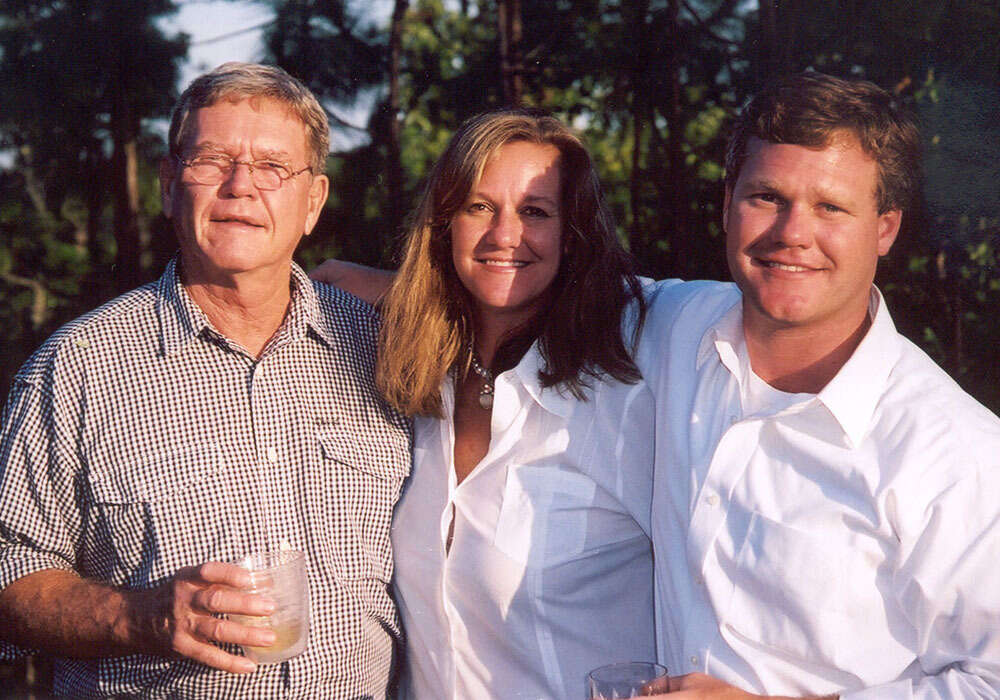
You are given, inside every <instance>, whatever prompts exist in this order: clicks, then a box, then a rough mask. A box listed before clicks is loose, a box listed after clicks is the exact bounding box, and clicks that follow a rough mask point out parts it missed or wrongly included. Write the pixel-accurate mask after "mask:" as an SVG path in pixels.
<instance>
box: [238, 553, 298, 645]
mask: <svg viewBox="0 0 1000 700" xmlns="http://www.w3.org/2000/svg"><path fill="white" fill-rule="evenodd" d="M237 564H239V565H240V566H242V567H243V568H245V569H247V570H249V572H250V581H251V583H250V586H249V588H247V589H245V590H247V591H248V592H250V593H259V594H261V595H265V596H267V597H268V598H271V600H273V601H274V606H275V607H274V612H273V613H271V614H270V615H264V616H256V615H230V618H231V619H233V620H235V621H236V622H239V623H241V624H244V625H249V626H251V627H269V628H271V629H272V630H274V633H275V636H276V637H277V638H276V639H275V641H274V644H272V645H271V646H267V647H253V646H248V645H242V646H243V653H244V654H246V656H247V658H249V659H250V660H251V661H254V662H255V663H258V664H276V663H279V662H281V661H286V660H288V659H290V658H292V657H294V656H298V655H299V654H301V653H302V651H303V650H304V649H305V648H306V641H307V639H308V637H309V582H308V580H307V579H306V555H305V554H304V553H302V552H299V551H295V550H291V549H285V550H279V551H272V552H259V553H255V554H250V555H248V556H246V557H244V558H243V559H242V560H240V561H238V562H237Z"/></svg>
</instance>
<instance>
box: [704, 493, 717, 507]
mask: <svg viewBox="0 0 1000 700" xmlns="http://www.w3.org/2000/svg"><path fill="white" fill-rule="evenodd" d="M705 503H707V504H708V505H710V506H712V507H713V508H714V507H715V506H717V505H719V495H718V494H715V493H710V494H708V495H707V496H705Z"/></svg>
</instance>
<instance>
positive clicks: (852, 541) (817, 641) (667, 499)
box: [639, 283, 1000, 700]
mask: <svg viewBox="0 0 1000 700" xmlns="http://www.w3.org/2000/svg"><path fill="white" fill-rule="evenodd" d="M653 289H654V290H653V291H652V292H651V293H650V299H651V302H652V305H651V311H650V317H649V320H648V321H647V327H646V330H645V332H644V335H643V339H642V345H641V347H640V351H639V364H640V369H641V370H642V371H643V374H644V376H645V377H646V380H647V382H648V383H649V385H650V388H651V389H652V390H653V393H654V395H655V396H656V404H657V406H656V418H657V434H656V457H655V476H654V497H653V505H652V516H651V525H652V528H653V530H652V534H653V544H654V551H655V552H656V579H657V584H656V585H657V589H656V590H657V608H658V612H657V621H658V623H660V624H659V627H658V630H657V637H658V639H657V641H658V647H659V652H660V658H661V662H662V663H664V664H665V665H666V666H668V667H669V668H670V671H671V673H672V674H680V673H688V672H692V671H701V672H704V673H708V674H710V675H713V676H715V677H718V678H720V679H722V680H725V681H727V682H729V683H732V684H734V685H736V686H739V687H742V688H744V689H745V690H748V691H751V692H755V693H763V694H772V695H773V694H782V695H792V696H802V695H820V694H828V693H836V692H841V693H842V695H841V697H842V698H843V699H844V700H848V698H850V699H851V700H859V699H861V698H966V697H997V696H998V689H1000V522H998V519H1000V420H998V419H997V418H996V416H994V415H993V414H992V413H990V412H989V411H987V410H986V409H985V408H983V407H982V406H981V405H979V404H978V403H976V402H975V401H974V400H973V399H972V398H970V397H969V396H968V395H967V394H965V393H964V392H963V391H961V389H960V388H959V387H958V386H957V385H956V384H955V383H954V382H953V381H952V380H951V379H950V378H949V377H948V376H947V375H946V374H945V373H944V372H942V371H941V370H940V369H939V368H938V367H937V366H936V365H935V364H934V363H933V362H932V361H931V360H930V359H929V358H927V356H926V355H924V353H923V352H921V351H920V350H919V349H918V348H916V347H915V346H914V345H913V344H911V343H910V342H909V341H907V340H906V339H905V338H903V337H902V336H900V335H899V334H898V333H897V332H896V330H895V327H894V326H893V323H892V320H891V319H890V317H889V313H888V311H887V310H886V308H885V304H884V303H883V302H882V300H881V296H880V295H879V294H878V292H877V291H875V290H873V294H872V302H871V306H870V315H871V318H872V319H873V323H872V326H871V329H870V330H869V331H868V333H867V335H866V337H865V338H864V339H863V341H862V342H861V344H860V346H859V347H858V348H857V350H856V351H855V352H854V354H853V356H852V357H851V358H850V360H849V361H848V362H847V363H846V364H845V365H844V367H843V368H842V369H841V370H840V372H839V373H838V374H837V375H836V377H834V379H833V380H832V381H831V382H830V383H829V384H828V385H827V386H826V387H825V388H824V389H823V390H822V391H821V392H820V393H819V394H799V395H789V394H782V393H781V392H778V391H776V390H774V389H772V388H770V387H768V386H767V385H766V384H764V383H763V382H762V381H761V380H760V379H759V378H756V377H755V376H754V375H753V373H752V372H751V369H750V363H749V360H748V356H747V351H746V347H745V343H744V338H743V332H742V305H741V303H740V300H741V297H740V294H739V292H738V291H737V290H736V288H735V287H734V286H733V285H731V284H722V283H687V284H683V285H676V286H671V287H669V288H661V289H656V288H655V287H654V288H653Z"/></svg>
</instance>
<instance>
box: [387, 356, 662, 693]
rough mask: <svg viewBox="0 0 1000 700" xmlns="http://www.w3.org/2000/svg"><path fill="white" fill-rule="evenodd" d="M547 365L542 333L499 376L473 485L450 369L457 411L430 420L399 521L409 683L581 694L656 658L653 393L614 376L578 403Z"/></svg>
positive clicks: (426, 687) (448, 394)
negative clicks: (615, 669) (459, 457)
mask: <svg viewBox="0 0 1000 700" xmlns="http://www.w3.org/2000/svg"><path fill="white" fill-rule="evenodd" d="M540 363H541V358H540V356H539V354H538V351H537V349H536V347H532V349H531V350H529V351H528V353H527V355H525V357H524V359H523V360H522V361H521V363H520V364H519V365H518V366H517V367H516V368H514V369H512V370H510V371H508V372H504V373H503V374H501V375H500V376H498V377H497V378H496V389H495V397H494V404H493V416H492V425H491V431H492V436H493V438H492V440H491V442H490V446H489V451H488V452H487V454H486V456H485V457H484V458H483V459H482V461H481V462H480V463H479V464H478V465H477V466H476V468H475V469H474V470H473V471H472V472H471V473H470V474H469V475H468V476H467V477H466V478H465V480H464V481H463V482H462V483H461V484H457V485H456V477H455V467H454V460H453V455H454V445H455V437H454V427H453V425H454V422H453V420H452V418H453V412H454V388H453V386H452V384H451V383H450V382H449V383H447V385H446V386H445V387H444V391H443V396H444V409H445V417H444V419H442V420H437V419H429V418H419V419H417V421H416V425H415V447H414V458H413V470H412V474H411V477H410V479H409V481H408V482H407V484H406V486H405V487H404V491H403V495H402V496H401V498H400V501H399V504H398V506H397V508H396V511H395V515H394V518H393V524H392V544H393V549H394V552H395V558H396V574H395V585H396V592H397V599H398V602H399V608H400V613H401V616H402V619H403V627H404V631H405V633H406V635H407V645H406V654H405V662H404V672H403V687H402V693H401V697H404V698H419V699H420V700H424V699H426V700H443V699H444V698H448V699H455V700H475V699H479V698H530V699H535V698H544V699H545V700H553V699H558V698H573V699H576V698H581V697H583V696H584V693H585V677H586V674H587V672H588V671H589V670H591V669H592V668H594V667H597V666H601V665H603V664H607V663H611V662H615V661H630V660H653V659H654V658H655V656H656V646H655V639H654V633H653V620H652V611H653V583H652V578H653V571H652V561H651V555H650V543H649V539H648V537H647V535H646V532H648V522H649V499H650V493H651V490H652V450H651V447H652V444H653V424H652V415H653V403H652V396H651V395H650V393H649V390H648V388H647V387H646V385H645V384H644V383H642V382H640V383H638V384H632V385H627V384H620V383H618V382H610V381H609V382H598V383H595V385H594V388H593V391H590V392H588V396H589V400H588V401H585V402H582V401H577V400H575V399H573V398H572V397H571V396H564V395H561V394H560V393H559V392H558V391H556V390H554V389H542V388H541V387H540V386H539V383H538V368H539V366H540ZM625 465H627V466H628V467H629V469H627V470H626V469H623V468H622V467H623V466H625ZM453 513H454V539H453V541H452V544H451V549H450V552H446V550H445V546H446V541H447V537H448V531H449V527H450V525H451V521H452V514H453Z"/></svg>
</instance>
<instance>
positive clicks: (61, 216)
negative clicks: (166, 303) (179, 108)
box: [0, 0, 187, 387]
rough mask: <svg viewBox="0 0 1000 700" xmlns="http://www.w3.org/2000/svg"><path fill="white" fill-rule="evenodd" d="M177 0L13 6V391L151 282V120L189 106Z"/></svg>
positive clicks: (4, 46) (1, 80)
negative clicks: (183, 102)
mask: <svg viewBox="0 0 1000 700" xmlns="http://www.w3.org/2000/svg"><path fill="white" fill-rule="evenodd" d="M173 9H174V8H173V4H172V3H171V2H168V1H167V0H156V1H155V2H144V3H134V2H129V1H128V0H52V1H49V2H25V1H23V0H10V1H8V2H6V3H5V4H4V8H3V11H2V13H0V85H3V96H4V109H3V111H2V112H0V139H2V140H0V144H2V146H3V147H4V148H5V150H6V152H7V153H8V154H9V155H10V156H11V158H12V160H13V164H12V167H11V168H9V169H7V170H5V171H4V172H3V173H2V175H0V279H2V282H0V322H3V323H4V327H5V328H6V329H8V330H7V333H5V334H4V337H3V339H2V340H0V352H2V353H3V356H4V360H5V361H4V363H3V367H2V379H3V386H4V387H6V386H7V385H8V383H9V381H10V378H11V376H12V373H13V372H14V371H16V369H17V367H18V366H19V365H20V363H21V362H22V361H23V360H24V359H25V358H26V357H27V353H28V352H29V351H30V350H31V349H33V348H34V347H35V346H36V345H37V344H38V342H40V341H41V340H42V339H44V337H45V336H47V335H48V334H49V333H50V332H51V331H52V330H54V328H55V327H56V326H58V325H59V324H61V323H63V322H65V321H66V320H68V319H69V318H72V317H73V316H76V315H78V314H80V313H82V312H83V311H86V310H88V309H90V308H92V307H93V306H94V305H95V304H96V303H99V302H100V301H103V300H104V299H107V298H108V297H109V296H111V295H113V294H114V293H115V292H119V291H124V290H125V289H127V288H131V287H134V286H136V285H137V284H139V283H140V282H142V281H145V279H147V278H148V276H149V271H148V269H147V268H148V261H147V262H146V265H144V264H143V262H144V261H143V259H142V257H141V252H142V243H143V239H144V238H146V239H148V234H149V222H150V221H151V220H152V219H153V217H154V216H155V214H156V213H157V212H158V210H159V205H158V197H157V195H156V183H155V179H154V177H155V176H154V174H153V164H154V163H155V156H156V155H157V154H158V153H160V152H161V145H160V142H159V139H158V138H156V137H151V136H150V135H148V134H147V133H144V132H143V131H142V123H143V119H146V118H148V117H152V116H157V115H162V114H164V113H165V111H166V110H167V109H168V108H169V106H170V104H171V103H172V101H173V98H174V96H175V93H174V85H175V83H176V80H177V72H176V69H175V64H176V61H177V60H178V59H179V58H180V57H181V56H182V55H184V54H185V53H186V45H187V42H186V39H185V38H184V37H179V38H174V39H168V38H166V37H164V36H163V35H162V33H161V32H160V31H159V30H158V29H157V27H156V25H155V24H154V20H155V19H156V18H157V17H159V16H162V15H163V14H165V13H167V12H170V11H172V10H173Z"/></svg>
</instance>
